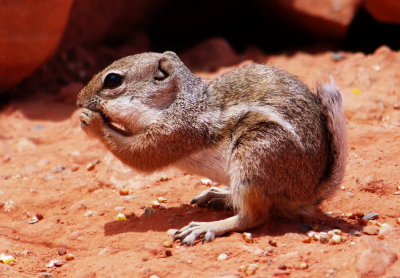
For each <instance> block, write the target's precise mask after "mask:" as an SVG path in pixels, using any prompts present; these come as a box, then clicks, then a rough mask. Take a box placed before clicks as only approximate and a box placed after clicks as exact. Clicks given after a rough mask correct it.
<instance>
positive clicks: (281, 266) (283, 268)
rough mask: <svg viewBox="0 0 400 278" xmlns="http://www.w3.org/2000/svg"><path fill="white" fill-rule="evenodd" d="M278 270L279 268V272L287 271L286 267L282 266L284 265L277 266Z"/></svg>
mask: <svg viewBox="0 0 400 278" xmlns="http://www.w3.org/2000/svg"><path fill="white" fill-rule="evenodd" d="M278 268H279V269H280V270H286V269H287V266H286V265H284V264H281V265H280V266H278Z"/></svg>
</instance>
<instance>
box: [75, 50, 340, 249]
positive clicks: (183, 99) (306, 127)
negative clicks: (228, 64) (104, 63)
mask: <svg viewBox="0 0 400 278" xmlns="http://www.w3.org/2000/svg"><path fill="white" fill-rule="evenodd" d="M77 105H78V107H79V108H82V110H81V113H80V122H81V127H82V129H83V130H84V131H85V132H86V133H87V134H88V135H90V136H93V137H95V138H97V139H99V140H100V141H101V142H102V143H103V144H104V145H105V146H106V147H107V148H108V149H109V150H110V151H111V152H112V153H113V154H114V155H115V156H116V157H118V158H119V159H120V160H121V161H122V162H124V163H125V164H127V165H129V166H131V167H133V168H135V169H137V170H140V171H143V172H153V171H157V170H159V169H162V168H164V167H167V166H175V167H178V168H180V169H183V170H184V171H186V172H188V173H192V174H197V175H201V176H205V177H208V178H210V179H211V180H213V181H216V182H218V183H220V184H225V185H227V186H228V188H220V187H211V188H210V189H208V190H205V191H203V192H202V193H200V195H198V196H197V197H195V198H194V199H193V200H192V204H197V205H198V206H200V207H204V206H211V207H212V206H221V205H223V206H225V207H226V208H232V209H233V210H234V212H235V213H234V215H233V216H232V217H228V218H226V219H223V220H219V221H213V222H191V223H190V224H188V225H187V226H185V227H183V228H182V229H180V230H177V232H176V233H175V234H174V235H173V237H174V240H180V242H181V244H186V245H192V244H195V243H196V242H197V241H198V240H201V239H202V240H203V242H208V241H212V240H214V239H215V237H217V236H220V235H222V234H225V233H228V232H235V231H237V232H242V231H246V230H248V229H251V228H254V227H256V226H259V225H261V224H263V223H264V222H265V221H266V220H267V219H268V218H269V217H270V216H271V215H283V216H286V217H289V218H290V217H293V216H297V215H310V214H312V213H313V212H316V208H317V206H318V204H319V203H320V202H321V201H322V200H324V199H326V198H327V197H329V196H330V195H331V194H332V193H333V192H334V191H335V189H336V188H337V187H338V185H339V184H340V183H341V181H342V179H343V176H344V172H345V164H346V149H347V147H346V124H345V116H344V111H343V101H342V97H341V93H340V91H339V90H338V88H337V87H336V86H335V84H334V83H333V81H332V82H330V83H326V84H318V85H317V86H316V92H315V93H313V92H311V91H310V90H309V89H308V88H307V86H306V85H305V84H304V83H302V82H301V81H300V80H299V79H298V78H297V77H295V76H294V75H292V74H290V73H287V72H285V71H283V70H280V69H277V68H274V67H272V66H269V65H266V64H250V65H247V66H243V67H241V68H238V69H235V70H233V71H231V72H229V73H227V74H225V75H223V76H221V77H219V78H218V79H216V80H213V81H210V82H206V81H203V80H202V79H201V78H200V77H198V76H196V75H194V74H193V73H191V71H190V70H189V69H188V68H187V67H186V66H185V65H184V63H183V62H182V61H181V60H180V59H179V57H178V56H177V55H176V54H175V53H174V52H171V51H167V52H164V53H153V52H147V53H142V54H136V55H132V56H128V57H125V58H122V59H120V60H117V61H115V62H114V63H112V64H111V65H110V66H108V67H107V68H105V69H104V70H102V71H101V72H100V73H98V74H97V75H95V76H94V77H93V78H92V80H91V81H90V82H89V83H88V84H87V85H86V87H84V88H83V89H82V90H81V91H80V92H79V95H78V101H77Z"/></svg>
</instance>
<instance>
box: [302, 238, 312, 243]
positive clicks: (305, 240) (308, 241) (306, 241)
mask: <svg viewBox="0 0 400 278" xmlns="http://www.w3.org/2000/svg"><path fill="white" fill-rule="evenodd" d="M303 243H311V237H309V236H308V237H305V238H304V239H303Z"/></svg>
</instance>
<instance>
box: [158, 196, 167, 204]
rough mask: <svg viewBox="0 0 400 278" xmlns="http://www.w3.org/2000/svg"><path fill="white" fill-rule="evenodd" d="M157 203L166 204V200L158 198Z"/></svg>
mask: <svg viewBox="0 0 400 278" xmlns="http://www.w3.org/2000/svg"><path fill="white" fill-rule="evenodd" d="M157 201H158V202H159V203H166V202H167V199H165V198H164V197H158V198H157Z"/></svg>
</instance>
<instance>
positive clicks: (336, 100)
mask: <svg viewBox="0 0 400 278" xmlns="http://www.w3.org/2000/svg"><path fill="white" fill-rule="evenodd" d="M317 96H318V97H319V99H320V101H321V104H322V107H323V113H324V115H325V117H326V124H327V128H328V132H329V137H330V151H331V161H330V168H329V172H328V174H327V175H326V179H325V180H324V181H323V182H322V183H321V184H320V187H319V189H320V190H319V196H320V198H322V199H325V198H326V197H328V196H329V195H330V194H331V193H333V192H334V190H335V189H336V188H337V186H338V185H339V184H340V183H341V182H342V180H343V176H344V172H345V168H346V157H347V135H346V133H347V132H346V119H345V115H344V108H343V100H342V96H341V93H340V91H339V89H338V88H337V87H336V85H335V83H334V82H333V80H332V81H331V82H330V83H326V84H318V85H317Z"/></svg>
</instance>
